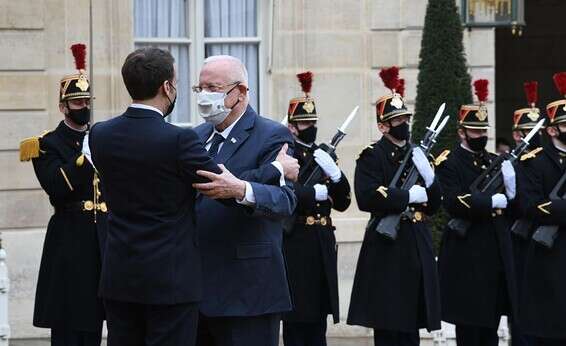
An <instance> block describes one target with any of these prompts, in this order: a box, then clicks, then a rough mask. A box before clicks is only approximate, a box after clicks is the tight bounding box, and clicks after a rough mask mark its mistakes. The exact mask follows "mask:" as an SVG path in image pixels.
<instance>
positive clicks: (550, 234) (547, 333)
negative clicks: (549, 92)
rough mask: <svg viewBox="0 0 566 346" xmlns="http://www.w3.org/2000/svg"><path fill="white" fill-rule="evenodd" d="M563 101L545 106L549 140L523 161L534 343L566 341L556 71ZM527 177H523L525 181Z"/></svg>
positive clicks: (562, 155) (565, 77)
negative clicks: (532, 225)
mask: <svg viewBox="0 0 566 346" xmlns="http://www.w3.org/2000/svg"><path fill="white" fill-rule="evenodd" d="M554 81H555V84H556V87H557V89H558V90H559V91H560V94H561V95H563V97H564V98H563V99H561V100H558V101H554V102H551V103H550V104H548V106H546V112H547V117H548V119H547V121H548V122H547V126H546V133H547V134H548V136H549V138H550V141H549V142H550V143H548V144H547V145H545V146H544V150H542V151H539V152H537V153H535V154H533V155H531V156H530V157H529V158H528V159H527V160H525V161H524V166H525V167H524V174H521V175H520V178H521V180H520V181H519V187H520V191H519V194H520V196H521V199H522V200H521V205H522V206H524V212H525V214H526V215H527V216H528V217H530V218H532V219H533V220H534V221H535V227H536V230H535V232H534V233H533V237H532V239H531V240H530V243H529V248H528V251H527V258H526V261H525V272H524V276H523V277H524V280H523V285H522V290H521V316H520V322H521V329H522V331H523V333H524V334H525V335H529V336H533V337H534V338H536V343H534V344H535V345H537V346H538V345H544V346H546V345H565V344H566V319H565V318H564V316H566V295H565V294H564V292H566V265H565V263H566V237H565V233H566V217H565V215H566V200H565V199H564V197H565V195H564V194H565V192H566V188H565V185H566V184H565V183H564V179H562V180H561V178H564V176H565V174H566V108H565V107H566V72H562V73H558V74H555V75H554ZM523 178H524V179H523Z"/></svg>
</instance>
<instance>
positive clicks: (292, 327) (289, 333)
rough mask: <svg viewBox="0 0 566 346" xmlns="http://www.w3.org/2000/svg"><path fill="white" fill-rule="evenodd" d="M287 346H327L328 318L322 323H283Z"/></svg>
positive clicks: (284, 341)
mask: <svg viewBox="0 0 566 346" xmlns="http://www.w3.org/2000/svg"><path fill="white" fill-rule="evenodd" d="M283 344H284V345H285V346H326V317H325V318H324V319H323V320H321V321H320V322H314V323H301V322H285V321H284V322H283Z"/></svg>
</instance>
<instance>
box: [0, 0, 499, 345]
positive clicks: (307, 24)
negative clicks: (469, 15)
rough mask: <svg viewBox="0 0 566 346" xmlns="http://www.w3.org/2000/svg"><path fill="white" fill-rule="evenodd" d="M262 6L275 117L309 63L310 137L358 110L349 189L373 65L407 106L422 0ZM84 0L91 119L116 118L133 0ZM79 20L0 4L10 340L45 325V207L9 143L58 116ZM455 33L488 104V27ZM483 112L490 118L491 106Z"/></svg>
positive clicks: (340, 329) (351, 135) (335, 330)
mask: <svg viewBox="0 0 566 346" xmlns="http://www.w3.org/2000/svg"><path fill="white" fill-rule="evenodd" d="M258 1H261V0H258ZM265 1H266V2H267V0H265ZM270 1H272V3H271V4H270V5H273V22H272V23H271V24H272V25H271V28H272V30H273V32H272V33H271V32H265V33H264V35H265V36H266V37H267V36H268V35H271V37H272V39H273V40H272V42H271V44H272V48H271V52H270V54H271V57H270V58H271V59H269V60H270V61H271V66H270V67H271V69H270V72H268V74H267V76H265V81H266V82H267V83H266V86H265V87H266V88H267V90H265V91H267V93H265V94H268V95H269V97H267V101H266V103H267V110H268V112H266V113H267V114H273V115H274V117H277V118H281V117H282V116H283V115H284V114H286V111H287V105H288V100H289V99H290V98H292V97H296V96H299V95H300V88H299V86H298V83H297V81H296V78H295V74H296V73H298V72H301V71H303V70H307V69H308V70H312V71H313V72H314V73H315V82H314V86H313V93H312V95H313V96H314V97H315V99H316V104H317V109H318V113H319V114H320V117H321V119H322V120H321V121H320V124H319V140H320V141H327V140H328V139H329V138H330V137H331V136H332V135H333V134H334V132H335V130H336V128H337V127H338V126H340V124H341V123H342V121H343V120H344V118H345V117H346V116H347V114H349V112H350V111H351V110H352V109H353V108H354V106H356V105H359V106H360V112H359V114H358V118H357V119H356V121H355V122H354V123H352V125H351V127H350V129H349V131H348V136H347V137H346V139H345V140H344V141H343V142H342V144H341V145H340V148H339V150H338V154H339V156H340V158H341V159H340V166H341V167H342V168H343V169H344V170H345V172H346V174H347V175H348V177H349V179H350V181H351V182H352V184H353V172H354V164H355V159H356V158H357V155H358V153H359V152H360V150H361V149H362V148H363V147H364V146H365V145H367V144H368V143H369V142H370V141H372V140H375V139H377V138H378V133H377V129H376V126H375V115H374V114H375V111H374V101H375V100H376V99H377V98H378V97H379V96H381V95H383V94H384V93H385V92H386V90H385V88H384V87H383V86H382V84H381V82H380V81H379V80H378V77H377V73H378V70H379V69H380V68H381V67H384V66H391V65H399V66H400V67H401V68H402V70H401V75H402V77H403V78H405V79H406V85H407V91H406V96H407V101H408V104H409V107H410V108H412V107H413V106H414V99H415V90H416V78H417V66H418V59H419V50H420V39H421V31H422V25H423V21H424V13H425V7H426V4H425V1H422V0H308V1H307V0H270ZM93 3H95V7H94V16H95V23H94V28H95V38H94V45H95V49H94V59H95V66H94V69H95V74H94V77H95V78H94V81H95V86H94V87H95V95H96V101H95V109H96V111H95V120H101V119H102V118H103V117H108V116H109V115H110V114H117V113H118V112H119V111H120V110H122V109H123V108H124V107H125V106H126V104H127V102H128V97H127V94H126V92H125V89H124V88H123V86H122V81H121V77H120V73H119V69H120V66H121V63H122V61H123V59H124V58H125V56H126V55H127V53H128V52H130V51H131V50H132V49H133V34H132V32H133V28H132V13H133V10H132V1H131V0H128V1H125V0H124V1H122V0H120V1H118V0H98V1H93ZM266 12H267V11H266ZM88 20H89V16H88V0H19V1H10V0H0V49H1V50H2V52H3V54H1V55H0V121H1V123H2V126H1V127H0V172H1V173H0V231H2V238H3V244H4V246H5V248H6V250H7V252H8V266H9V269H10V278H11V280H12V287H11V292H10V320H11V327H12V336H13V337H15V338H30V337H42V336H47V335H48V331H47V330H41V329H37V328H33V327H32V326H31V321H32V312H33V300H34V294H35V284H36V280H37V271H38V268H39V260H40V256H41V250H42V244H43V236H44V232H45V226H46V223H47V220H48V217H49V215H50V213H51V207H50V205H49V203H48V201H47V198H46V196H45V194H44V192H43V191H41V189H40V188H39V184H38V183H37V180H36V178H35V175H34V173H33V169H32V166H31V163H20V162H18V152H17V149H18V143H19V141H20V140H21V139H22V138H24V137H29V136H33V135H37V134H40V133H41V132H42V131H43V130H45V129H51V128H54V127H55V126H56V124H57V123H58V122H59V121H60V119H61V114H60V113H59V111H58V108H57V97H58V81H59V79H60V78H61V76H62V75H64V74H67V73H72V72H74V65H73V60H72V55H71V54H70V51H69V47H70V45H71V44H73V43H76V42H88ZM264 20H266V18H264ZM265 27H267V28H269V27H270V25H269V23H267V25H265ZM266 31H269V29H266ZM464 39H465V47H466V52H467V55H468V62H469V64H470V70H471V73H472V74H473V76H474V78H479V77H482V78H487V79H489V80H490V82H491V86H490V92H491V99H493V98H494V95H493V93H494V90H495V88H494V84H493V83H494V68H495V66H494V61H495V57H494V51H495V47H494V32H493V30H492V29H482V30H473V31H471V32H468V31H465V33H464ZM7 52H9V54H8V53H7ZM264 58H266V60H268V59H267V58H268V57H264ZM489 108H490V109H489V110H490V113H491V114H494V107H493V104H490V105H489ZM454 116H456V115H454ZM367 218H368V216H367V214H365V213H362V212H360V211H358V209H357V207H356V205H355V204H353V205H352V206H351V207H350V209H349V210H348V211H347V212H345V213H336V214H335V219H336V224H337V231H336V236H337V238H338V240H339V246H340V249H339V276H340V295H341V315H342V320H345V317H346V314H347V308H348V302H349V296H350V290H351V286H352V280H353V275H354V270H355V265H356V260H357V256H358V251H359V246H360V242H361V239H362V237H363V232H364V227H365V223H366V221H367ZM330 334H332V335H337V336H348V335H352V336H353V335H355V336H363V335H369V331H368V330H366V329H364V328H354V327H345V325H344V324H340V325H338V326H336V327H332V328H331V329H330Z"/></svg>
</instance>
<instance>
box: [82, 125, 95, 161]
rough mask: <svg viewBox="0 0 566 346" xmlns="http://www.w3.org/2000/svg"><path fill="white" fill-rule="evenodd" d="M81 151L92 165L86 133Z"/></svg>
mask: <svg viewBox="0 0 566 346" xmlns="http://www.w3.org/2000/svg"><path fill="white" fill-rule="evenodd" d="M81 152H82V153H83V154H84V156H85V157H86V159H87V160H88V162H90V164H91V165H92V167H94V163H92V156H91V154H90V146H89V145H88V133H87V134H86V135H85V136H84V138H83V147H82V149H81Z"/></svg>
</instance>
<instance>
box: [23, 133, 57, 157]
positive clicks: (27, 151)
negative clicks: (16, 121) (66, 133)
mask: <svg viewBox="0 0 566 346" xmlns="http://www.w3.org/2000/svg"><path fill="white" fill-rule="evenodd" d="M49 132H51V131H43V133H42V134H41V135H40V136H35V137H29V138H26V139H24V140H22V141H21V142H20V161H22V162H24V161H29V160H31V159H35V158H38V157H39V154H40V153H41V149H40V147H39V140H40V139H41V138H43V136H45V135H46V134H48V133H49Z"/></svg>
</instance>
